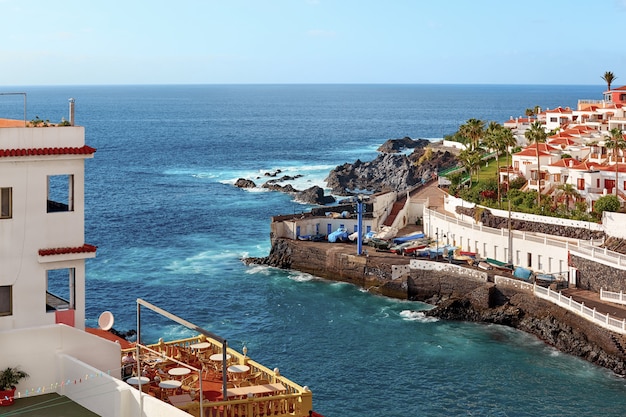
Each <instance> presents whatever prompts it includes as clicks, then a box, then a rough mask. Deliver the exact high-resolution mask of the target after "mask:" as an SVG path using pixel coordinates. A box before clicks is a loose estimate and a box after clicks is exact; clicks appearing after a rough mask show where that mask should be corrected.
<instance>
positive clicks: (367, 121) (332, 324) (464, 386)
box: [0, 85, 626, 417]
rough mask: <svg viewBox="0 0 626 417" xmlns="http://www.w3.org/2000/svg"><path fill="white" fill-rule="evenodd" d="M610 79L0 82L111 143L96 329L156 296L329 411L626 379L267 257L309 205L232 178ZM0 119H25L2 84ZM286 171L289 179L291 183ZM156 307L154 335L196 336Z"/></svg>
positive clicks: (43, 114) (429, 130)
mask: <svg viewBox="0 0 626 417" xmlns="http://www.w3.org/2000/svg"><path fill="white" fill-rule="evenodd" d="M604 89H605V87H604V86H603V85H596V86H548V85H534V86H522V85H171V86H132V85H129V86H55V87H43V86H37V87H28V86H24V87H19V88H15V87H12V88H9V89H7V88H6V87H5V88H0V91H2V92H6V91H24V92H26V93H27V97H28V101H27V119H28V120H30V119H34V118H35V117H36V116H39V117H40V118H41V119H44V120H45V119H49V120H50V121H51V122H59V121H61V119H62V118H66V119H67V118H68V99H69V98H70V97H72V98H75V100H76V116H75V120H76V124H78V125H82V126H85V130H86V143H87V144H88V145H90V146H93V147H95V148H97V152H96V154H95V157H94V159H93V160H87V161H86V186H85V194H86V195H85V198H86V216H85V217H86V218H85V234H86V237H85V240H86V243H90V244H94V245H97V246H98V252H97V257H96V258H95V259H93V260H89V261H88V262H87V283H86V285H87V297H86V313H87V323H86V324H87V326H92V327H97V319H98V316H99V314H100V313H101V312H103V311H105V310H109V311H111V312H112V313H113V314H114V316H115V325H114V327H115V328H116V329H117V330H120V331H126V330H130V329H135V327H136V316H135V314H136V299H137V298H142V299H145V300H147V301H149V302H151V303H153V304H156V305H157V306H159V307H161V308H164V309H166V310H168V311H170V312H172V313H174V314H176V315H178V316H180V317H182V318H184V319H186V320H188V321H190V322H192V323H195V324H197V325H199V326H201V327H203V328H205V329H207V330H210V331H211V332H213V333H216V334H218V335H220V336H222V337H224V338H226V339H227V340H228V341H229V344H230V346H232V347H234V348H236V349H239V350H240V349H241V348H242V347H243V346H246V347H247V348H248V355H249V356H250V357H252V358H253V359H255V360H257V361H259V362H261V363H263V364H265V365H266V366H268V367H269V368H275V367H277V368H279V369H280V371H281V374H283V375H285V376H286V377H288V378H290V379H292V380H293V381H295V382H297V383H299V384H301V385H306V386H308V387H310V389H311V390H312V391H313V403H314V408H315V410H316V411H317V412H319V413H321V414H323V415H325V416H326V417H356V416H371V417H378V416H380V417H383V416H384V417H393V416H403V417H406V416H458V415H463V416H598V415H603V416H621V415H623V414H624V412H625V411H624V410H626V383H625V381H624V379H622V378H619V377H617V376H615V375H614V374H612V373H611V372H609V371H607V370H605V369H603V368H599V367H596V366H593V365H591V364H589V363H587V362H585V361H583V360H580V359H577V358H574V357H571V356H568V355H565V354H562V353H560V352H558V351H556V350H555V349H553V348H552V347H550V346H547V345H545V344H544V343H542V342H540V341H539V340H537V339H536V338H534V337H532V336H530V335H527V334H524V333H522V332H519V331H516V330H513V329H510V328H507V327H502V326H495V325H484V324H473V323H459V322H447V321H441V320H434V319H430V318H426V317H425V316H424V315H423V310H424V309H427V308H428V307H429V306H427V305H425V304H421V303H414V302H407V301H399V300H393V299H387V298H384V297H380V296H375V295H372V294H369V293H367V292H364V291H362V290H360V289H359V288H356V287H353V286H351V285H348V284H344V283H335V282H330V281H326V280H323V279H319V278H316V277H314V276H310V275H306V274H302V273H299V272H297V271H286V270H276V269H272V268H266V267H260V266H250V267H248V266H245V265H244V264H243V263H242V262H241V259H242V258H243V257H247V256H265V255H267V254H268V253H269V249H270V241H269V225H270V217H271V216H272V215H276V214H291V213H300V212H301V211H306V210H308V209H309V208H310V206H307V205H302V204H299V203H296V202H294V201H293V198H292V197H291V196H289V195H287V194H283V193H278V192H268V191H264V190H263V189H261V188H260V187H258V188H255V189H249V190H242V189H238V188H236V187H234V186H233V184H234V182H235V181H236V180H237V179H238V178H247V179H252V180H254V181H255V182H256V183H257V184H259V185H260V184H261V183H262V182H263V181H265V180H266V179H268V177H267V176H266V175H265V174H266V173H272V172H276V171H277V170H280V171H281V173H280V174H279V176H281V175H295V174H302V177H301V178H299V179H298V180H296V181H294V182H292V185H293V186H294V187H295V188H298V189H305V188H308V187H310V186H312V185H321V186H323V185H324V178H325V177H326V175H327V174H328V172H329V171H330V170H331V169H332V168H334V167H335V166H337V165H341V164H343V163H345V162H354V161H355V160H357V159H361V160H370V159H373V158H374V157H375V156H376V148H377V147H378V146H379V145H381V144H382V143H383V142H385V141H386V140H387V139H392V138H402V137H404V136H409V137H411V138H414V139H416V138H426V139H431V140H436V139H440V138H441V137H443V136H444V135H447V134H451V133H454V132H455V131H456V130H457V129H458V127H459V125H460V124H462V123H464V122H465V121H466V120H467V119H469V118H478V119H483V120H485V121H487V122H488V121H498V122H504V121H506V120H508V119H509V118H510V117H515V116H520V115H523V114H524V112H525V110H526V109H527V108H532V107H534V106H536V105H538V106H541V107H542V108H544V109H545V108H553V107H557V106H563V107H565V106H569V107H573V108H575V107H576V104H577V100H578V99H601V97H602V91H603V90H604ZM0 117H14V118H22V117H23V103H22V98H21V97H20V96H0ZM283 185H284V184H283ZM142 311H145V313H142V333H143V341H144V342H155V341H156V340H157V339H158V338H159V337H164V338H165V339H171V338H179V337H186V336H190V335H192V333H190V331H188V330H187V329H185V328H184V327H182V326H179V325H176V324H174V323H172V322H168V321H166V320H165V319H162V318H161V317H159V316H156V315H155V314H153V313H151V312H148V311H147V310H145V309H144V310H142Z"/></svg>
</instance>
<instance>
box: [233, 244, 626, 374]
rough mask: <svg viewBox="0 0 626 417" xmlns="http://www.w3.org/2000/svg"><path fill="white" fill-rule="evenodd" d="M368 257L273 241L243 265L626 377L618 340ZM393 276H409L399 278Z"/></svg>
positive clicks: (500, 293)
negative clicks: (287, 273) (490, 328)
mask: <svg viewBox="0 0 626 417" xmlns="http://www.w3.org/2000/svg"><path fill="white" fill-rule="evenodd" d="M365 249H366V250H368V254H367V255H361V256H359V255H357V254H356V248H355V246H354V245H350V244H328V243H325V242H304V241H293V240H289V239H275V240H274V241H273V242H272V250H271V252H270V254H269V256H268V257H266V258H248V259H246V260H245V262H246V263H255V264H265V265H270V266H274V267H278V268H289V269H295V270H298V271H302V272H306V273H310V274H313V275H316V276H319V277H323V278H327V279H330V280H336V281H344V282H350V283H352V284H354V285H358V286H360V287H362V288H366V289H367V290H368V291H370V292H373V293H378V294H382V295H385V296H389V297H395V298H402V299H410V300H415V301H423V302H427V303H429V304H432V305H434V306H435V307H434V308H433V309H432V310H429V311H428V312H427V314H428V315H430V316H433V317H439V318H441V319H446V320H461V321H471V322H480V323H494V324H501V325H506V326H511V327H514V328H516V329H519V330H522V331H525V332H527V333H530V334H533V335H535V336H536V337H538V338H539V339H541V340H542V341H544V342H545V343H547V344H549V345H551V346H554V347H555V348H556V349H558V350H560V351H562V352H565V353H568V354H571V355H575V356H578V357H580V358H583V359H585V360H587V361H589V362H591V363H594V364H596V365H599V366H603V367H605V368H607V369H610V370H612V371H613V372H615V373H616V374H619V375H626V366H625V364H624V360H625V359H626V353H625V349H624V346H626V339H624V338H623V337H622V336H621V335H617V334H614V333H611V332H609V331H607V330H604V329H602V328H600V327H597V326H595V325H593V324H591V323H590V322H588V321H586V320H584V319H583V318H580V317H579V316H577V315H575V314H573V313H570V312H568V311H567V310H564V309H561V308H559V307H557V306H555V305H553V304H552V303H549V302H547V301H544V300H541V299H538V298H536V297H534V296H533V295H532V294H530V293H527V292H524V291H522V290H517V289H514V288H509V287H503V286H496V285H495V284H493V282H481V281H479V280H473V279H470V278H468V277H466V276H464V275H452V274H450V273H443V272H435V271H418V270H409V269H408V267H407V265H408V264H409V262H410V259H409V258H406V257H403V256H398V255H395V254H390V253H386V252H376V251H374V250H373V249H372V248H370V247H365ZM403 268H404V269H403ZM398 269H403V271H405V272H407V273H406V274H399V273H397V272H398ZM394 271H395V272H396V273H395V274H394ZM394 277H395V278H394Z"/></svg>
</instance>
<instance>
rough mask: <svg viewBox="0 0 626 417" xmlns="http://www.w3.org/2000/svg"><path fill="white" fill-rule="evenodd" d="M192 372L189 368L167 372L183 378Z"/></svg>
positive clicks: (173, 369)
mask: <svg viewBox="0 0 626 417" xmlns="http://www.w3.org/2000/svg"><path fill="white" fill-rule="evenodd" d="M190 372H191V369H189V368H183V367H180V368H172V369H170V370H169V371H167V373H168V374H170V375H171V376H183V375H187V374H189V373H190Z"/></svg>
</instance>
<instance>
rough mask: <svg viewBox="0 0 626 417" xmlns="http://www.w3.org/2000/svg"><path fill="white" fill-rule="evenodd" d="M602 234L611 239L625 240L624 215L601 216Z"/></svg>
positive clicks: (608, 214) (605, 213) (625, 217)
mask: <svg viewBox="0 0 626 417" xmlns="http://www.w3.org/2000/svg"><path fill="white" fill-rule="evenodd" d="M602 224H603V225H604V232H605V233H606V234H607V235H609V236H612V237H616V238H619V239H626V227H624V225H625V224H626V213H609V212H606V211H605V212H604V213H603V215H602Z"/></svg>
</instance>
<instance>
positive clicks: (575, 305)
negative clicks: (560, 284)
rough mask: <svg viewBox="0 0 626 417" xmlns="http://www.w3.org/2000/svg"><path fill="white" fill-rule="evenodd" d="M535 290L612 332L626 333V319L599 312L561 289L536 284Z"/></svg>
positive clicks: (542, 297)
mask: <svg viewBox="0 0 626 417" xmlns="http://www.w3.org/2000/svg"><path fill="white" fill-rule="evenodd" d="M533 292H534V294H535V296H536V297H539V298H541V299H544V300H548V301H550V302H552V303H554V304H556V305H558V306H559V307H562V308H564V309H566V310H569V311H571V312H572V313H575V314H577V315H579V316H581V317H583V318H584V319H586V320H589V321H591V322H592V323H594V324H597V325H598V326H600V327H603V328H605V329H607V330H610V331H612V332H616V333H619V334H625V335H626V319H619V318H616V317H612V316H611V315H610V314H602V313H598V312H597V311H596V309H595V308H589V307H587V306H585V303H579V302H578V301H575V300H574V299H573V298H572V297H567V296H564V295H563V294H562V293H561V292H560V291H552V290H551V289H550V288H549V287H548V288H544V287H541V286H538V285H535V286H534V288H533Z"/></svg>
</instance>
